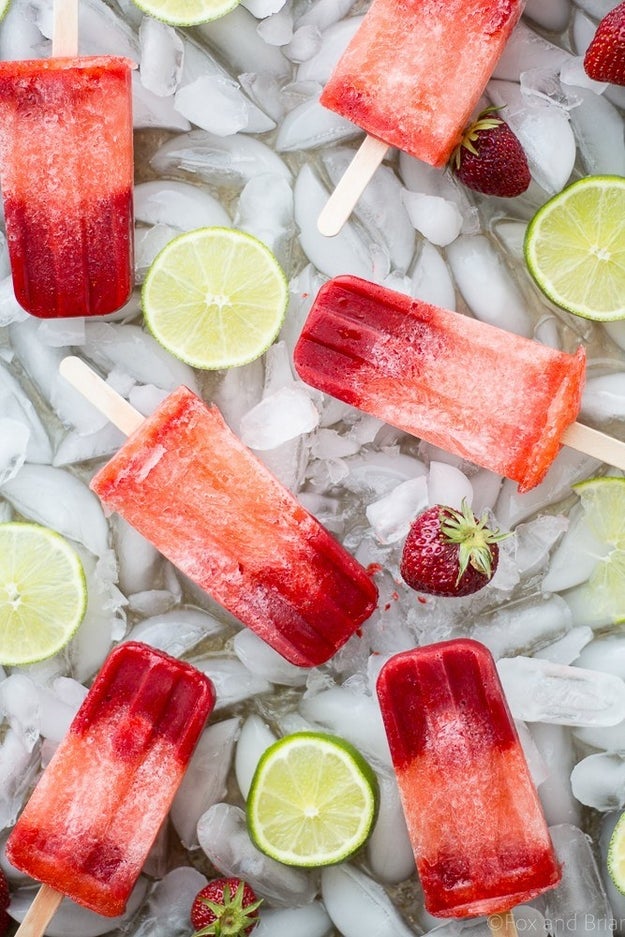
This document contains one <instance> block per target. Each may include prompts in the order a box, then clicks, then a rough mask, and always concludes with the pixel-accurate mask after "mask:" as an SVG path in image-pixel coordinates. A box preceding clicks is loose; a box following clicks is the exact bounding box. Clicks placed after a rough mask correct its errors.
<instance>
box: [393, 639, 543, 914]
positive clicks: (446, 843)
mask: <svg viewBox="0 0 625 937" xmlns="http://www.w3.org/2000/svg"><path fill="white" fill-rule="evenodd" d="M377 692H378V698H379V701H380V708H381V711H382V717H383V719H384V725H385V728H386V733H387V736H388V741H389V746H390V749H391V755H392V759H393V765H394V768H395V772H396V775H397V781H398V784H399V790H400V795H401V800H402V804H403V808H404V813H405V815H406V820H407V823H408V831H409V835H410V839H411V843H412V847H413V849H414V853H415V858H416V862H417V870H418V873H419V877H420V879H421V885H422V886H423V892H424V896H425V906H426V908H427V910H428V911H429V912H430V913H431V914H436V915H439V916H441V917H469V916H473V915H481V914H485V915H492V914H495V913H500V912H505V911H508V910H509V909H511V908H513V907H515V906H516V905H518V904H521V903H524V902H526V901H530V900H531V899H532V898H534V897H536V895H539V894H541V893H542V892H544V891H546V890H547V889H549V888H552V887H553V886H554V885H556V884H557V883H558V881H559V880H560V870H559V867H558V863H557V861H556V858H555V854H554V851H553V847H552V844H551V840H550V838H549V831H548V829H547V824H546V822H545V818H544V816H543V813H542V808H541V805H540V801H539V799H538V794H537V793H536V789H535V787H534V784H533V782H532V779H531V777H530V774H529V770H528V767H527V763H526V761H525V756H524V754H523V750H522V748H521V744H520V742H519V739H518V736H517V732H516V728H515V726H514V722H513V721H512V717H511V716H510V712H509V710H508V707H507V705H506V701H505V697H504V694H503V690H502V688H501V684H500V682H499V678H498V676H497V670H496V668H495V662H494V660H493V658H492V655H491V654H490V651H488V650H487V648H486V647H484V645H482V644H480V643H479V642H477V641H472V640H465V639H458V640H454V641H444V642H442V643H438V644H430V645H427V646H425V647H419V648H416V649H414V650H411V651H406V652H404V653H401V654H397V655H396V656H395V657H392V658H391V659H390V660H389V661H388V662H387V663H386V664H385V665H384V667H383V668H382V670H381V672H380V676H379V679H378V685H377Z"/></svg>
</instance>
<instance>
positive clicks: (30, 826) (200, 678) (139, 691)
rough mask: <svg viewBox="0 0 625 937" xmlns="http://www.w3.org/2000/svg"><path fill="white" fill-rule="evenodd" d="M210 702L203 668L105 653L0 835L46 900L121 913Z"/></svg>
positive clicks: (127, 648) (143, 651)
mask: <svg viewBox="0 0 625 937" xmlns="http://www.w3.org/2000/svg"><path fill="white" fill-rule="evenodd" d="M214 701H215V694H214V690H213V686H212V684H211V682H210V680H209V679H208V678H207V677H206V676H205V675H204V674H202V673H200V671H198V670H196V669H195V668H194V667H192V666H191V665H189V664H186V663H184V662H181V661H178V660H175V659H174V658H172V657H169V656H168V655H166V654H164V653H162V652H161V651H157V650H154V649H153V648H151V647H148V646H147V645H145V644H139V643H137V642H127V643H124V644H120V645H118V646H117V647H116V648H115V649H114V650H113V651H112V652H111V653H110V654H109V656H108V658H107V659H106V661H105V663H104V666H103V667H102V669H101V670H100V672H99V674H98V675H97V676H96V678H95V680H94V682H93V685H92V686H91V689H90V691H89V693H88V695H87V697H86V698H85V700H84V702H83V704H82V706H81V707H80V709H79V710H78V712H77V714H76V716H75V718H74V720H73V722H72V724H71V726H70V728H69V731H68V733H67V735H66V736H65V738H64V739H63V741H62V742H61V744H60V745H59V747H58V749H57V750H56V752H55V754H54V756H53V758H52V760H51V761H50V763H49V765H48V766H47V768H46V770H45V771H44V773H43V775H42V776H41V779H40V781H39V783H38V784H37V786H36V788H35V790H34V792H33V794H32V795H31V797H30V800H29V801H28V803H27V804H26V807H25V808H24V810H23V812H22V814H21V816H20V817H19V819H18V821H17V824H16V826H15V827H14V829H13V830H12V832H11V835H10V836H9V839H8V842H7V855H8V857H9V859H10V861H11V862H12V863H13V865H14V866H16V867H17V868H18V869H20V870H21V871H23V872H26V873H27V874H28V875H30V876H32V877H33V878H35V879H37V881H39V882H43V883H45V885H46V886H48V888H47V889H46V890H42V892H40V894H42V893H43V894H44V896H46V897H48V898H51V902H50V903H51V904H52V905H53V906H54V898H57V899H58V900H60V897H61V896H62V895H67V896H68V897H70V898H71V899H72V900H74V901H76V902H78V903H79V904H81V905H84V906H85V907H87V908H90V909H91V910H93V911H96V912H98V913H99V914H104V915H107V916H111V917H113V916H115V915H117V914H121V913H122V912H123V910H124V908H125V905H126V901H127V900H128V896H129V895H130V892H131V890H132V888H133V886H134V884H135V881H136V880H137V877H138V876H139V873H140V872H141V868H142V866H143V863H144V861H145V859H146V856H147V854H148V852H149V849H150V847H151V845H152V843H153V841H154V839H155V837H156V835H157V833H158V831H159V828H160V826H161V824H162V822H163V820H164V819H165V816H166V815H167V811H168V810H169V806H170V804H171V801H172V799H173V797H174V794H175V792H176V789H177V788H178V785H179V784H180V782H181V780H182V777H183V775H184V772H185V770H186V767H187V764H188V762H189V759H190V758H191V755H192V752H193V749H194V747H195V744H196V742H197V740H198V738H199V735H200V733H201V731H202V729H203V727H204V723H205V721H206V719H207V717H208V715H209V714H210V712H211V710H212V708H213V704H214ZM52 910H54V907H53V908H52ZM29 913H30V912H29ZM25 925H26V922H24V924H23V925H22V927H25ZM44 927H45V924H44ZM41 931H43V927H41V929H40V931H37V932H41ZM20 932H21V929H20ZM27 932H28V933H33V932H34V931H32V930H27Z"/></svg>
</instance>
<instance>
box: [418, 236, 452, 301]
mask: <svg viewBox="0 0 625 937" xmlns="http://www.w3.org/2000/svg"><path fill="white" fill-rule="evenodd" d="M410 293H411V295H412V296H414V297H415V298H416V299H420V300H422V301H423V302H425V303H431V304H432V305H433V306H440V307H441V308H442V309H452V310H454V309H455V308H456V290H455V287H454V283H453V280H452V278H451V274H450V272H449V268H448V267H447V264H446V263H445V261H444V259H443V257H442V256H441V254H440V253H439V252H438V251H437V250H436V248H435V247H434V245H433V244H430V242H429V241H424V242H423V244H422V245H421V250H420V251H419V254H418V257H417V260H416V263H415V265H414V268H413V271H412V283H411V287H410Z"/></svg>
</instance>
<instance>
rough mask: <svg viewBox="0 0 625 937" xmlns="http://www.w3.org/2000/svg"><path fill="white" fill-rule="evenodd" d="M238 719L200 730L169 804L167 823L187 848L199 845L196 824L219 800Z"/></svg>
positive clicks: (238, 726) (223, 795)
mask: <svg viewBox="0 0 625 937" xmlns="http://www.w3.org/2000/svg"><path fill="white" fill-rule="evenodd" d="M240 728H241V719H240V718H239V717H238V716H235V717H234V718H232V719H224V720H223V721H222V722H216V723H213V724H212V725H210V726H208V728H206V729H204V731H203V732H202V735H201V736H200V739H199V741H198V743H197V746H196V749H195V751H194V752H193V755H192V757H191V761H190V762H189V766H188V768H187V771H186V773H185V776H184V778H183V779H182V783H181V785H180V787H179V788H178V790H177V791H176V796H175V797H174V800H173V803H172V805H171V812H170V815H171V822H172V823H173V826H174V829H175V830H176V832H177V834H178V836H179V837H180V842H181V843H182V845H183V846H185V847H186V848H187V849H195V848H196V847H197V846H199V841H198V837H197V825H198V821H199V819H200V817H201V816H202V815H203V814H204V813H206V811H207V810H208V808H209V807H212V806H213V804H216V803H219V801H221V800H223V799H224V798H225V796H226V793H227V778H228V773H229V771H230V766H231V764H232V757H233V755H234V746H235V744H236V740H237V738H238V736H239V731H240Z"/></svg>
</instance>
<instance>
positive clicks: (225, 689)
mask: <svg viewBox="0 0 625 937" xmlns="http://www.w3.org/2000/svg"><path fill="white" fill-rule="evenodd" d="M193 663H194V665H195V666H196V667H197V668H198V670H201V671H202V673H205V674H207V675H208V676H209V677H210V679H211V680H212V681H213V683H214V684H215V692H216V694H217V703H216V705H215V709H216V710H219V709H223V708H225V707H226V706H232V705H234V704H235V703H240V702H242V701H243V700H246V699H249V698H250V697H253V696H259V695H260V694H262V693H269V691H270V690H271V684H270V683H269V682H268V681H267V680H264V679H263V678H262V677H259V676H256V675H255V674H252V673H250V671H249V670H248V669H247V668H246V667H244V666H243V664H242V663H241V662H240V661H238V660H232V659H229V658H226V657H211V658H208V659H207V660H195V661H193Z"/></svg>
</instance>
